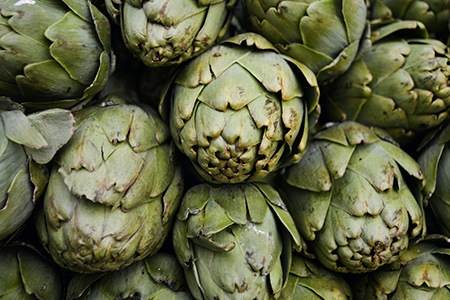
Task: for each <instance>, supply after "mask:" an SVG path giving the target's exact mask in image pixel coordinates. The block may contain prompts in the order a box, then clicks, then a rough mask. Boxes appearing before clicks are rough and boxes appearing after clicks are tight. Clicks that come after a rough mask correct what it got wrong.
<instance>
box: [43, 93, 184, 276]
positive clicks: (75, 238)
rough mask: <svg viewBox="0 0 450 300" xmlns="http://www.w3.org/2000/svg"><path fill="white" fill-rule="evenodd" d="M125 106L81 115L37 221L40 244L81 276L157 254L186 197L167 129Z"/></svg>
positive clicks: (112, 103) (116, 102)
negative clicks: (182, 198) (182, 200)
mask: <svg viewBox="0 0 450 300" xmlns="http://www.w3.org/2000/svg"><path fill="white" fill-rule="evenodd" d="M120 100H121V99H116V98H114V97H113V96H111V97H106V98H105V99H104V102H102V103H100V104H98V105H95V106H94V105H92V106H89V107H88V108H85V109H82V110H80V111H77V113H76V115H75V117H76V121H77V126H76V130H75V133H74V135H73V137H72V138H71V139H70V140H69V142H68V143H67V144H66V145H65V146H64V147H63V148H62V149H61V150H60V152H59V153H58V155H57V157H55V160H54V164H53V169H52V171H51V173H50V180H49V184H48V187H47V190H46V193H45V197H44V203H43V207H42V210H41V211H40V212H39V214H38V216H37V229H38V234H39V238H40V241H41V243H42V244H43V245H44V247H45V248H46V249H47V250H48V251H49V252H50V254H51V256H52V257H53V259H54V260H55V261H56V262H57V263H58V264H59V265H61V266H62V267H64V268H67V269H69V270H72V271H75V272H80V273H93V272H100V271H111V270H117V269H120V268H123V267H125V266H128V265H130V264H131V263H133V262H134V261H136V260H140V259H143V258H144V257H146V256H148V255H151V254H154V253H155V252H157V251H158V250H159V248H160V247H161V246H162V244H163V243H164V241H165V239H166V237H167V236H168V234H169V232H170V230H171V228H172V224H173V220H174V217H175V213H176V211H177V209H178V205H179V203H180V200H181V196H182V193H183V185H184V183H183V178H182V175H181V170H180V168H179V167H178V165H177V164H176V161H175V159H174V156H173V150H174V148H173V146H171V140H170V135H169V130H168V128H167V126H165V124H164V122H163V121H162V120H161V118H160V117H159V115H158V114H157V113H156V112H154V111H153V110H151V109H148V110H144V109H143V108H141V107H139V106H137V105H133V104H125V103H123V101H122V102H120Z"/></svg>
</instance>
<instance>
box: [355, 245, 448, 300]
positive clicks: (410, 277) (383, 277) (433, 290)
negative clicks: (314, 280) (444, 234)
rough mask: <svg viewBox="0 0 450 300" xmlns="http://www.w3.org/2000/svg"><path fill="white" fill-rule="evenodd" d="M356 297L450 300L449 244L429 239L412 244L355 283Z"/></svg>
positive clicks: (367, 299)
mask: <svg viewBox="0 0 450 300" xmlns="http://www.w3.org/2000/svg"><path fill="white" fill-rule="evenodd" d="M353 285H354V289H353V290H354V295H355V299H361V300H372V299H449V298H450V244H449V243H448V241H447V242H446V243H445V244H441V243H440V242H438V240H435V239H429V240H427V241H422V242H420V243H418V244H415V245H411V246H410V248H409V249H408V250H406V251H405V252H403V253H402V254H401V255H400V257H399V259H398V260H397V261H396V262H395V263H392V264H390V265H386V266H383V267H381V268H380V269H378V270H376V271H374V272H372V273H368V274H364V275H363V276H360V277H358V278H357V279H356V280H355V282H354V284H353Z"/></svg>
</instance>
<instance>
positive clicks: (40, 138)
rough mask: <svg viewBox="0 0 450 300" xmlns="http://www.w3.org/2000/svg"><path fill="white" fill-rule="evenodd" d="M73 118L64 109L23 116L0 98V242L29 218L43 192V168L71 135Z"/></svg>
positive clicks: (16, 106) (19, 109) (44, 176)
mask: <svg viewBox="0 0 450 300" xmlns="http://www.w3.org/2000/svg"><path fill="white" fill-rule="evenodd" d="M73 129H74V119H73V116H72V114H71V113H70V112H69V111H67V110H63V109H56V108H55V109H49V110H46V111H43V112H38V113H34V114H30V115H28V116H27V115H25V114H24V112H23V109H22V108H21V107H20V106H19V105H18V104H17V103H14V102H12V101H11V100H10V99H8V98H5V97H0V170H1V171H0V220H1V226H0V240H2V239H5V238H6V237H7V236H9V235H11V234H12V233H14V232H15V231H16V230H17V229H19V227H21V226H22V225H23V224H24V222H25V221H26V220H27V219H28V218H29V217H30V216H31V213H32V212H33V209H34V206H35V203H36V201H37V199H38V198H39V196H40V195H41V194H42V192H43V191H44V187H45V185H46V184H47V180H48V171H47V169H46V167H45V166H44V165H45V164H47V163H48V162H50V161H51V159H52V158H53V156H54V155H55V153H56V151H57V150H58V149H59V148H61V147H62V146H63V145H64V144H65V143H66V142H67V141H68V140H69V138H70V137H71V136H72V134H73Z"/></svg>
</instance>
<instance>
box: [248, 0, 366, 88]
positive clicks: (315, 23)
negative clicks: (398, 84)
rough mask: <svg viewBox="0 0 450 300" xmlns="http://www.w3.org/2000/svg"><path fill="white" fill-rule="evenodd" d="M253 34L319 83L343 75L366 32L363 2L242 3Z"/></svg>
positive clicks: (253, 0)
mask: <svg viewBox="0 0 450 300" xmlns="http://www.w3.org/2000/svg"><path fill="white" fill-rule="evenodd" d="M244 3H245V9H244V12H245V13H244V15H245V18H248V19H249V23H250V25H249V27H250V30H253V31H255V32H257V33H259V34H261V35H262V36H264V37H265V38H267V39H268V40H269V41H270V42H272V43H273V44H274V45H275V46H276V47H277V48H278V50H280V52H281V53H283V54H286V55H289V56H291V57H292V58H294V59H296V60H298V61H299V62H301V63H303V64H305V65H306V66H308V67H309V68H310V69H311V70H312V71H313V72H314V73H315V74H316V75H317V79H318V81H319V82H320V83H324V82H328V81H330V80H332V79H333V78H334V77H336V76H337V75H339V74H341V73H342V72H344V71H345V70H346V69H347V68H348V67H349V66H350V64H351V62H352V61H353V59H354V58H355V56H356V54H357V52H358V50H359V48H360V41H361V38H362V37H363V33H364V31H365V28H366V19H367V6H366V3H365V0H294V1H284V0H276V1H272V0H270V1H269V0H245V2H244Z"/></svg>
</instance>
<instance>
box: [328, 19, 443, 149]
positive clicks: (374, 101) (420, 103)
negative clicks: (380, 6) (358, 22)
mask: <svg viewBox="0 0 450 300" xmlns="http://www.w3.org/2000/svg"><path fill="white" fill-rule="evenodd" d="M403 25H405V26H403ZM416 26H420V24H418V23H417V22H406V21H405V22H401V23H393V24H391V25H389V27H390V28H400V29H406V27H410V28H411V29H413V28H415V27H416ZM387 27H388V26H386V27H385V28H378V29H377V34H379V33H380V32H381V33H382V34H381V36H380V35H378V36H377V37H376V41H375V42H374V43H373V45H372V46H371V47H370V48H369V49H367V51H366V52H364V53H363V55H361V57H359V58H358V59H356V60H355V61H354V62H353V63H352V65H351V67H350V68H349V69H348V70H347V72H345V73H344V74H342V75H341V76H339V77H338V78H337V79H336V80H335V81H334V82H332V83H331V84H329V85H327V86H326V87H324V88H323V93H322V94H323V95H325V96H324V97H323V98H322V99H321V100H322V102H321V103H323V105H322V107H323V108H324V110H323V113H324V116H326V117H327V119H328V120H332V121H344V120H348V121H356V122H359V123H362V124H365V125H368V126H375V127H381V128H383V129H384V130H386V131H387V132H388V133H389V134H390V135H391V136H392V137H393V138H394V139H395V140H396V141H397V142H399V143H400V144H402V145H404V144H406V143H408V142H409V141H411V140H412V139H413V138H414V137H415V136H417V135H420V134H422V133H423V132H425V131H427V130H429V129H431V128H433V127H436V126H438V125H439V124H440V123H442V122H443V121H444V120H445V119H446V118H447V117H448V110H449V108H450V82H449V76H450V61H449V54H448V49H447V47H446V45H445V44H443V43H442V42H440V41H438V40H434V39H427V38H414V39H412V38H411V39H404V38H401V37H399V36H398V35H396V34H395V33H396V32H397V31H395V30H393V31H392V32H391V31H390V30H391V29H389V28H387ZM387 32H389V33H387ZM397 33H398V32H397ZM383 35H384V36H383Z"/></svg>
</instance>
